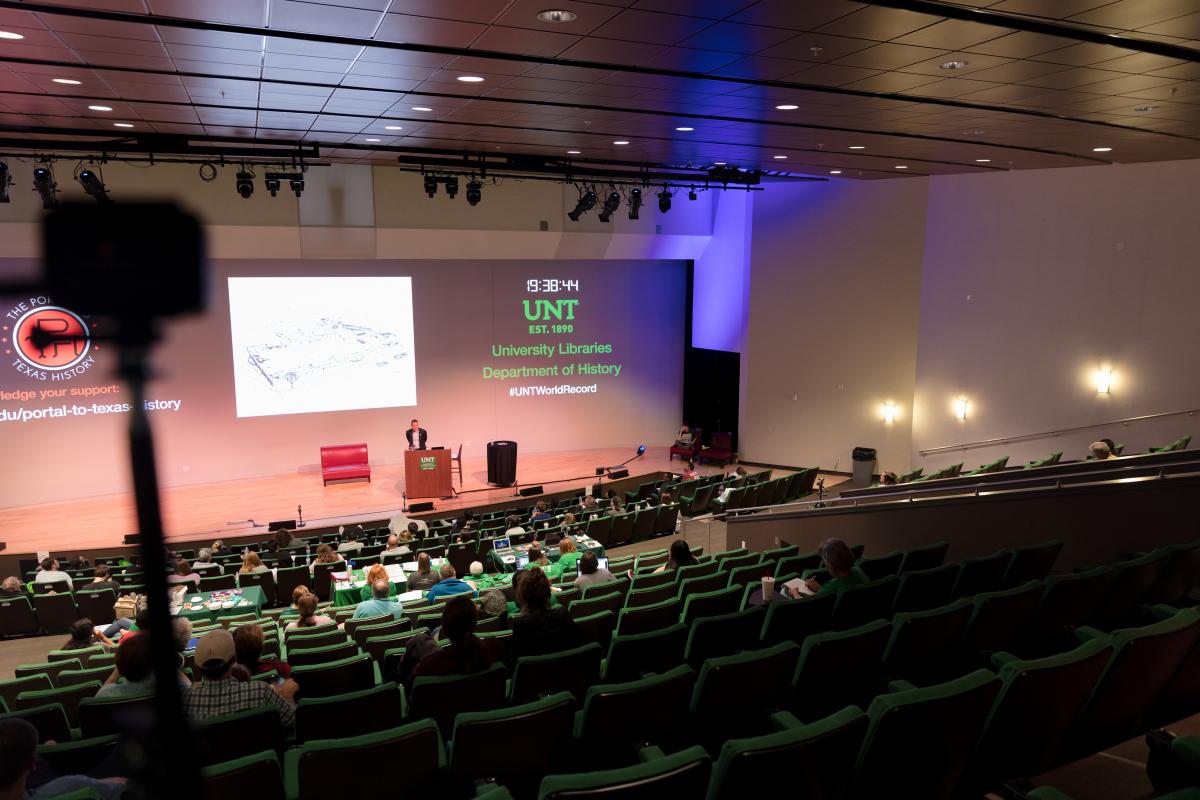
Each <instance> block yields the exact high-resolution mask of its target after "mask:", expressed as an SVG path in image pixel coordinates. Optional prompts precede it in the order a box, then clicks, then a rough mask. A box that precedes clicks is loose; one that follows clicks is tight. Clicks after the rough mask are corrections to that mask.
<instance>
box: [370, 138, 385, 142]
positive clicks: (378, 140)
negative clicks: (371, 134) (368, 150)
mask: <svg viewBox="0 0 1200 800" xmlns="http://www.w3.org/2000/svg"><path fill="white" fill-rule="evenodd" d="M366 141H368V142H381V141H383V140H382V139H373V138H367V140H366Z"/></svg>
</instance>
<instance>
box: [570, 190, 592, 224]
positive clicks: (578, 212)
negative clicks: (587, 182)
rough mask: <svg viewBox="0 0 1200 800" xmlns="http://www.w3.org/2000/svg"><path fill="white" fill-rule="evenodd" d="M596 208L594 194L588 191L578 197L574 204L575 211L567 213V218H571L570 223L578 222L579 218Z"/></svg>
mask: <svg viewBox="0 0 1200 800" xmlns="http://www.w3.org/2000/svg"><path fill="white" fill-rule="evenodd" d="M595 207H596V193H595V192H593V191H592V190H591V189H588V190H587V191H586V192H584V193H583V194H581V195H579V200H578V201H577V202H576V203H575V210H574V211H568V212H567V216H568V217H570V218H571V222H579V218H580V217H581V216H583V215H584V214H586V213H587V212H589V211H591V210H592V209H593V208H595Z"/></svg>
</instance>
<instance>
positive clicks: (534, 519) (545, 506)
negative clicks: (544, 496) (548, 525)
mask: <svg viewBox="0 0 1200 800" xmlns="http://www.w3.org/2000/svg"><path fill="white" fill-rule="evenodd" d="M549 519H551V516H550V504H549V503H547V502H546V501H545V500H538V501H537V504H536V505H534V507H533V515H532V516H530V517H529V522H530V524H531V525H536V524H537V523H539V522H546V521H547V520H549Z"/></svg>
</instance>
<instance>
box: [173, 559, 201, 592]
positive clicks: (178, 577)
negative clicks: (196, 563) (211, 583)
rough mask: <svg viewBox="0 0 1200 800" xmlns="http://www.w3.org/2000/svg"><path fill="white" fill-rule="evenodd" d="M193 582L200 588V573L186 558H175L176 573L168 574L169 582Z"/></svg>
mask: <svg viewBox="0 0 1200 800" xmlns="http://www.w3.org/2000/svg"><path fill="white" fill-rule="evenodd" d="M177 583H191V584H192V585H194V586H195V587H196V588H200V574H199V573H197V572H195V571H194V570H193V569H192V565H191V564H189V563H188V562H187V559H186V558H177V559H175V574H174V575H168V576H167V584H168V585H174V584H177Z"/></svg>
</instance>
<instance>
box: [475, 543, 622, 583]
mask: <svg viewBox="0 0 1200 800" xmlns="http://www.w3.org/2000/svg"><path fill="white" fill-rule="evenodd" d="M539 546H540V547H542V555H544V556H545V557H546V559H547V560H548V561H549V562H550V564H551V566H550V568H549V569H546V570H545V572H546V577H547V578H549V579H550V580H552V581H553V580H557V579H558V578H559V577H560V574H561V573H562V570H561V569H558V570H555V569H554V566H555V565H556V564H557V563H558V559H559V552H558V548H557V547H555V546H550V547H546V546H545V545H539ZM529 547H530V545H527V544H519V545H516V546H514V547H513V548H512V550H513V551H514V552H513V555H519V556H527V555H529ZM575 551H576V552H577V553H579V555H581V556H582V555H583V554H584V553H595V554H596V557H597V558H604V545H602V544H600V543H599V542H597V541H595V540H594V539H584V538H582V537H581V538H579V539H576V540H575ZM491 556H492V564H493V565H494V566H495V567H496V571H498V572H516V571H517V563H516V560H515V559H514V560H512V561H506V560H504V558H502V557H501V556H500V555H498V554H497V553H496V551H494V550H493V551H492V554H491Z"/></svg>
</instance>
